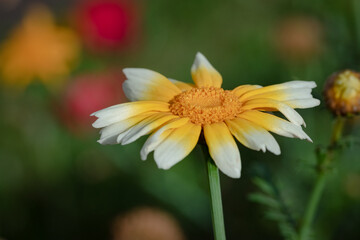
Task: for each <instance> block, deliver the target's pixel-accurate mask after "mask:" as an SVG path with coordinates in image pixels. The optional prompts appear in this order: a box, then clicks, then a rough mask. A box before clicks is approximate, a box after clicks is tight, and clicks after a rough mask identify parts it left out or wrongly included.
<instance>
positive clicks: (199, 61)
mask: <svg viewBox="0 0 360 240" xmlns="http://www.w3.org/2000/svg"><path fill="white" fill-rule="evenodd" d="M191 76H192V79H193V80H194V82H195V84H196V86H197V87H217V88H219V87H221V84H222V77H221V75H220V73H219V72H218V71H217V70H216V69H215V68H214V67H213V66H212V65H211V64H210V62H209V61H208V60H207V59H206V57H205V56H204V55H202V54H201V53H199V52H198V53H197V54H196V56H195V61H194V63H193V65H192V67H191Z"/></svg>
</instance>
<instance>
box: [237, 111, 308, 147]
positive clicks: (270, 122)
mask: <svg viewBox="0 0 360 240" xmlns="http://www.w3.org/2000/svg"><path fill="white" fill-rule="evenodd" d="M239 118H244V119H246V120H248V121H251V122H253V123H255V124H257V125H259V126H261V127H263V128H265V129H266V130H269V131H271V132H274V133H276V134H279V135H281V136H285V137H291V138H300V139H306V140H308V141H309V142H312V140H311V139H310V137H309V136H308V135H307V134H306V133H305V132H304V131H303V130H302V128H301V127H300V126H297V125H295V124H292V123H290V122H288V121H286V120H284V119H282V118H279V117H277V116H274V115H271V114H268V113H263V112H260V111H246V112H243V113H241V114H240V115H239Z"/></svg>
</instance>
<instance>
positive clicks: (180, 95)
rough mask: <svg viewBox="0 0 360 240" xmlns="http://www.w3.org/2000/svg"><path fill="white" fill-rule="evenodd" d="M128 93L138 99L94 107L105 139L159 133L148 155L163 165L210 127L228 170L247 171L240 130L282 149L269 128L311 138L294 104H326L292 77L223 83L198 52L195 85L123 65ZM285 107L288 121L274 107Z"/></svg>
mask: <svg viewBox="0 0 360 240" xmlns="http://www.w3.org/2000/svg"><path fill="white" fill-rule="evenodd" d="M124 73H125V75H126V77H127V80H126V81H125V82H124V84H123V89H124V91H125V94H126V96H127V97H128V98H129V99H130V100H131V101H133V102H130V103H124V104H119V105H115V106H112V107H109V108H106V109H103V110H100V111H98V112H95V113H93V115H95V116H96V117H98V119H97V120H96V121H95V122H94V123H93V126H94V127H95V128H103V129H102V130H101V137H100V140H99V142H100V143H101V144H114V143H121V144H128V143H131V142H133V141H135V140H136V139H138V138H139V137H141V136H143V135H146V134H149V133H152V134H151V136H150V137H149V138H148V139H147V141H146V142H145V144H144V146H143V148H142V150H141V158H142V159H143V160H145V159H146V158H147V155H148V154H149V153H150V152H152V151H154V159H155V161H156V163H157V165H158V167H159V168H162V169H169V168H170V167H172V166H173V165H174V164H176V163H177V162H179V161H181V160H182V159H184V158H185V157H186V156H187V155H188V154H189V153H190V152H191V151H192V149H193V148H194V147H195V145H196V144H197V142H198V140H199V137H200V134H201V132H203V135H204V138H205V141H206V144H207V146H208V148H209V153H210V155H211V157H212V159H213V160H214V162H215V163H216V165H217V166H218V168H219V169H220V170H221V171H222V172H223V173H225V174H226V175H228V176H230V177H233V178H238V177H240V171H241V162H240V153H239V149H238V147H237V145H236V142H235V140H234V138H233V136H234V137H235V138H236V139H237V140H238V141H239V142H240V143H242V144H243V145H244V146H246V147H248V148H251V149H254V150H262V151H264V152H265V151H266V150H269V151H270V152H273V153H274V154H280V147H279V145H278V143H277V142H276V140H275V139H274V137H273V136H272V135H271V134H270V133H269V131H270V132H274V133H276V134H279V135H282V136H286V137H296V138H300V139H307V140H309V141H311V139H310V138H309V136H308V135H306V133H305V132H304V131H303V130H302V128H301V125H305V123H304V120H303V118H302V117H301V116H300V115H299V114H298V113H297V112H296V111H295V110H294V108H310V107H314V106H317V105H319V104H320V101H319V100H317V99H314V98H313V97H312V95H311V90H312V88H314V87H316V84H315V83H314V82H305V81H292V82H287V83H283V84H277V85H272V86H268V87H261V86H258V85H242V86H239V87H237V88H235V89H234V90H224V89H222V88H221V84H222V77H221V75H220V74H219V73H218V71H217V70H216V69H215V68H214V67H213V66H212V65H211V64H210V63H209V61H208V60H207V59H206V58H205V57H204V56H203V55H202V54H201V53H198V54H197V55H196V58H195V62H194V64H193V66H192V68H191V75H192V78H193V80H194V82H195V84H194V85H193V84H187V83H184V82H180V81H177V80H172V79H168V78H166V77H165V76H163V75H161V74H159V73H157V72H154V71H151V70H148V69H140V68H127V69H124ZM269 111H280V112H281V113H282V114H283V115H284V116H285V117H286V118H287V119H288V121H286V120H284V119H282V118H279V117H277V116H275V115H272V114H270V113H268V112H269Z"/></svg>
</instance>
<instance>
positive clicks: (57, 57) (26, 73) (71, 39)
mask: <svg viewBox="0 0 360 240" xmlns="http://www.w3.org/2000/svg"><path fill="white" fill-rule="evenodd" d="M78 53H79V44H78V40H77V37H76V36H75V35H74V33H73V32H72V31H71V30H70V29H67V28H64V27H58V26H56V25H55V24H54V19H53V16H52V15H51V13H50V12H49V10H48V9H47V8H45V7H43V6H36V7H33V8H31V9H30V11H29V12H28V14H27V15H26V16H25V18H24V19H23V21H22V22H21V24H20V25H19V26H18V27H17V28H16V29H15V30H14V31H13V32H12V33H11V35H10V36H9V37H8V39H7V40H6V41H5V42H4V43H3V46H2V49H1V52H0V71H1V72H2V78H3V80H4V81H5V83H6V84H8V85H17V86H20V87H25V86H26V85H28V84H29V83H30V82H31V81H33V80H36V79H38V80H41V81H43V82H44V83H55V80H59V79H63V78H64V77H65V76H66V75H68V74H69V72H70V69H71V66H72V64H73V63H74V60H75V59H76V57H77V55H78Z"/></svg>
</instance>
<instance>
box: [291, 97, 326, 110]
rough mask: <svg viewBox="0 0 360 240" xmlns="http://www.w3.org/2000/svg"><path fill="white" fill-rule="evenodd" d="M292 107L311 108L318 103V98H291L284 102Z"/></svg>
mask: <svg viewBox="0 0 360 240" xmlns="http://www.w3.org/2000/svg"><path fill="white" fill-rule="evenodd" d="M284 103H285V104H287V105H289V106H290V107H292V108H302V109H304V108H312V107H316V106H319V105H320V100H319V99H315V98H308V99H293V100H288V101H285V102H284Z"/></svg>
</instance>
